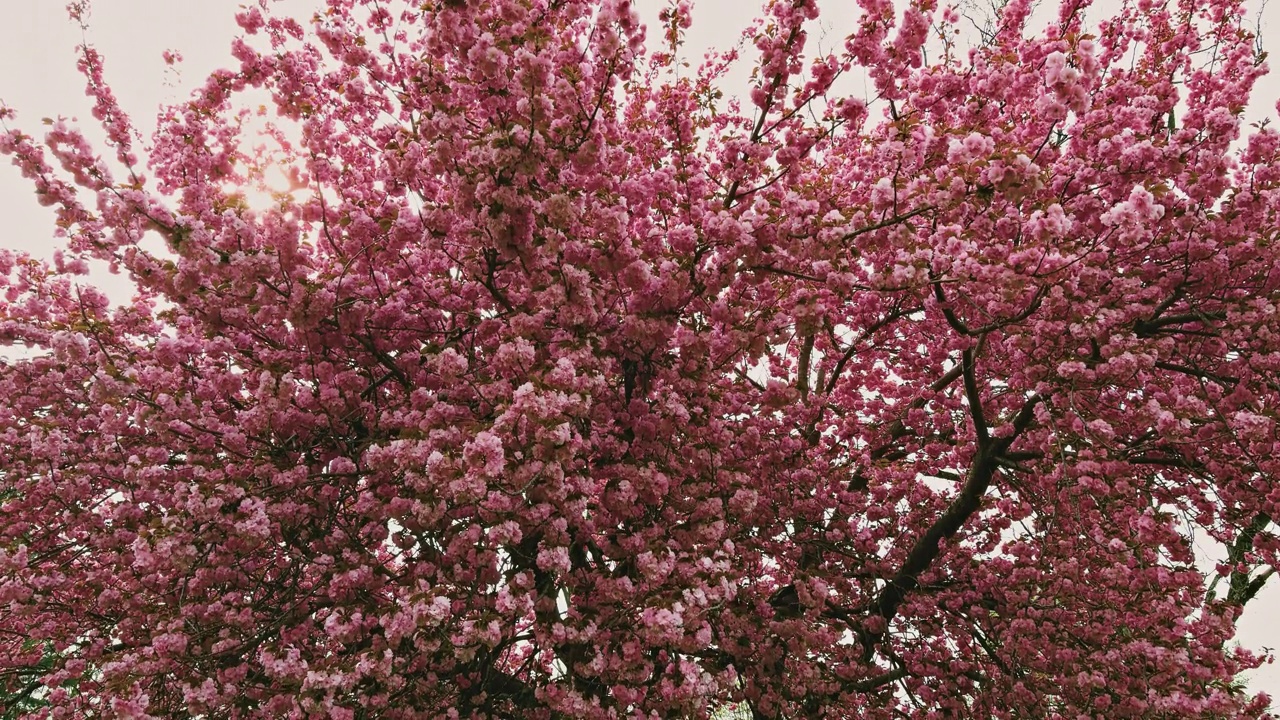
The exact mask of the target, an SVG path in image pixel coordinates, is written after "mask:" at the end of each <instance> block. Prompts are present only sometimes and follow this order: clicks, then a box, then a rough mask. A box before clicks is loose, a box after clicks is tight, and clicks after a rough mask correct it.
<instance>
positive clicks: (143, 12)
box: [0, 0, 1280, 706]
mask: <svg viewBox="0 0 1280 720" xmlns="http://www.w3.org/2000/svg"><path fill="white" fill-rule="evenodd" d="M246 1H247V0H246ZM317 1H318V0H317ZM1255 1H1256V0H1255ZM239 4H240V0H225V1H222V0H95V2H94V9H93V14H92V16H91V19H90V24H91V26H90V28H89V33H88V39H89V41H90V42H91V44H93V45H95V46H96V47H97V48H98V49H99V50H100V51H101V52H102V53H103V55H104V56H105V60H106V70H107V78H108V81H109V82H110V83H111V85H112V87H113V89H114V90H115V92H116V95H117V96H118V97H119V99H120V102H121V104H122V105H123V107H124V108H125V109H126V111H128V112H129V113H130V114H131V115H132V117H133V120H134V122H135V124H136V125H137V126H138V127H140V128H141V129H143V131H144V133H148V132H149V130H150V129H151V128H153V127H154V118H155V115H156V108H157V107H158V106H159V105H160V104H162V103H171V102H175V101H179V100H182V99H184V98H185V97H187V95H188V94H189V93H190V92H191V89H192V88H193V86H194V85H195V84H197V83H198V82H199V80H200V79H201V78H203V77H205V76H206V75H207V74H208V73H209V72H210V71H212V70H214V69H216V68H218V67H226V66H230V65H231V58H230V55H229V52H228V47H229V43H230V41H231V38H232V37H233V36H234V35H235V33H236V30H237V27H236V25H235V22H234V17H233V16H234V13H235V11H236V8H237V7H238V6H239ZM315 4H316V3H315V2H313V1H311V0H281V1H280V2H279V3H278V5H277V7H289V8H298V9H299V12H298V13H297V16H298V17H300V18H305V17H307V16H309V15H310V11H309V10H308V8H313V7H315ZM660 4H661V3H660V0H638V2H637V5H638V6H642V8H643V11H644V14H645V15H646V17H647V18H649V19H650V28H651V29H650V32H649V37H650V40H651V41H653V40H655V39H659V38H660V37H661V31H660V30H655V29H653V28H654V22H653V20H655V19H656V12H657V7H659V5H660ZM4 5H5V7H4V17H3V22H0V101H3V102H4V103H5V104H7V105H9V106H10V107H13V108H15V109H17V110H18V112H19V116H18V119H17V125H18V126H19V127H21V128H23V129H25V130H27V131H28V132H32V133H38V132H39V130H40V128H41V125H40V119H41V118H42V117H58V116H66V117H78V118H81V119H84V120H91V117H90V115H89V105H88V102H87V101H86V99H85V98H84V94H83V88H84V81H83V79H82V78H81V77H80V76H79V75H78V73H77V72H76V69H75V53H74V48H75V46H76V45H77V44H78V43H79V42H80V41H81V32H80V29H79V27H78V26H76V25H75V24H74V23H72V22H70V21H69V20H67V18H66V12H65V10H64V9H63V8H64V5H65V1H64V0H4ZM755 6H756V3H755V2H752V0H697V3H696V11H695V21H694V27H693V29H692V31H691V33H690V54H691V56H692V57H693V59H694V60H695V61H696V59H697V58H698V57H700V55H701V51H700V50H699V49H700V48H706V47H711V46H716V47H725V46H727V45H729V44H732V43H733V42H734V41H735V40H736V39H737V37H738V33H739V31H740V30H741V28H742V27H743V26H744V25H745V24H746V22H747V21H748V20H749V11H751V10H752V9H753V8H754V7H755ZM852 6H853V3H852V2H847V0H840V1H839V2H833V1H832V0H826V2H824V7H826V8H841V7H845V8H848V7H852ZM845 15H846V16H847V13H845ZM822 22H823V24H824V26H825V27H826V28H827V29H828V30H827V32H828V33H829V35H828V38H827V42H824V43H823V45H825V46H827V47H830V46H831V44H833V43H834V42H836V41H837V40H838V38H839V37H840V36H841V35H842V34H843V33H842V32H841V30H842V28H843V27H844V26H845V24H846V23H844V22H842V19H841V17H840V13H839V12H835V11H828V14H827V15H825V16H824V19H823V21H822ZM1262 29H1263V38H1264V45H1266V46H1268V47H1271V48H1272V49H1273V52H1272V57H1273V58H1280V53H1277V52H1276V50H1280V3H1274V4H1273V6H1272V7H1271V8H1270V9H1269V11H1268V12H1267V13H1266V14H1265V15H1264V16H1263V25H1262ZM815 35H817V36H818V37H817V38H815V39H817V40H820V38H821V35H822V33H821V32H819V33H816V34H815ZM1268 40H1270V41H1271V42H1267V41H1268ZM811 47H812V46H811ZM165 50H177V51H179V52H181V53H182V55H183V56H184V58H185V60H184V62H183V63H182V64H181V65H180V66H179V69H178V70H176V71H175V69H174V68H171V67H168V66H166V65H165V64H164V62H163V61H162V60H161V53H163V52H164V51H165ZM1276 62H1277V61H1275V60H1273V65H1274V64H1275V63H1276ZM1277 99H1280V70H1278V71H1277V77H1276V78H1268V79H1265V80H1264V82H1263V83H1262V84H1261V85H1260V87H1259V88H1257V89H1256V90H1255V93H1254V102H1253V105H1252V106H1251V108H1250V110H1249V112H1248V115H1249V118H1248V119H1250V120H1257V119H1260V118H1262V117H1264V116H1271V117H1274V116H1275V114H1276V111H1275V104H1276V100H1277ZM86 124H88V123H86ZM89 134H90V136H91V137H93V136H94V135H93V133H89ZM0 218H3V219H4V222H3V224H0V246H3V247H10V248H18V249H23V250H26V251H28V252H32V253H34V254H37V255H41V256H44V257H48V256H49V254H50V253H51V251H52V247H53V245H52V232H51V231H52V228H53V215H52V212H51V211H50V210H48V209H46V208H42V207H40V206H39V205H38V204H37V203H36V199H35V196H34V193H33V192H32V189H31V185H30V183H29V181H27V180H25V179H23V178H22V177H21V176H20V175H19V174H18V171H17V170H16V169H15V168H13V167H12V166H10V165H9V164H8V163H7V162H3V161H0ZM99 284H100V285H102V286H103V287H104V288H106V289H108V290H109V291H110V292H111V294H112V295H113V297H116V298H118V299H120V300H122V301H123V300H127V299H128V291H127V285H125V284H123V283H122V282H121V281H120V280H119V279H117V278H112V277H110V276H106V277H105V278H103V279H101V280H100V281H99ZM1239 639H1240V641H1241V642H1242V643H1243V644H1244V645H1245V646H1247V647H1250V648H1254V649H1259V648H1262V647H1272V648H1280V583H1276V582H1274V581H1273V583H1272V584H1271V586H1270V587H1268V588H1267V589H1266V590H1265V591H1264V592H1263V593H1262V595H1260V596H1259V598H1258V599H1256V600H1255V601H1254V602H1253V603H1252V604H1251V605H1250V606H1249V609H1248V611H1247V612H1246V613H1245V616H1244V619H1243V620H1242V622H1241V623H1240V633H1239ZM1250 685H1251V687H1253V688H1256V689H1259V690H1266V691H1267V692H1269V693H1270V694H1272V695H1273V696H1280V664H1274V665H1270V666H1264V667H1263V668H1261V669H1260V670H1258V671H1256V672H1255V673H1253V674H1252V676H1251V681H1250ZM1277 705H1278V706H1280V703H1277Z"/></svg>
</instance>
